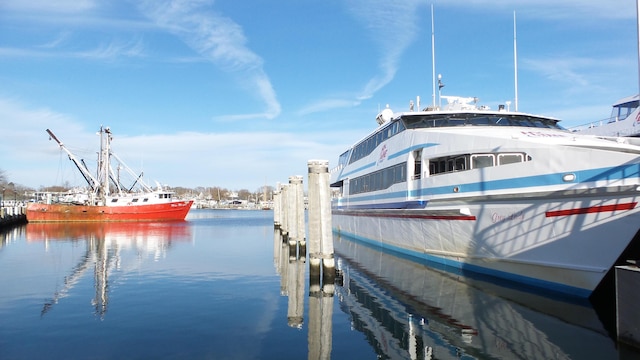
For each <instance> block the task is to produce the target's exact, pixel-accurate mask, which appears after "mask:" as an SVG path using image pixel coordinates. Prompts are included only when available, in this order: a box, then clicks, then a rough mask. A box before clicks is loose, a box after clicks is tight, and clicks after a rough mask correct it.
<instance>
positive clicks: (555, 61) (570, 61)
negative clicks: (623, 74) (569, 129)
mask: <svg viewBox="0 0 640 360" xmlns="http://www.w3.org/2000/svg"><path fill="white" fill-rule="evenodd" d="M632 63H633V61H632V60H630V59H618V58H604V59H596V58H589V57H570V56H559V57H547V58H526V59H523V60H522V61H521V68H522V69H523V70H530V71H533V72H536V73H538V74H540V76H542V77H543V78H545V79H548V80H549V81H550V82H552V83H556V84H564V85H565V86H566V89H567V92H568V93H570V94H575V93H581V92H585V91H590V92H593V91H594V90H596V89H605V88H606V85H607V82H608V77H609V74H608V73H607V70H606V69H611V68H620V67H625V68H628V67H631V66H632Z"/></svg>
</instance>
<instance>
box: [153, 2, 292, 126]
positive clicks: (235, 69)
mask: <svg viewBox="0 0 640 360" xmlns="http://www.w3.org/2000/svg"><path fill="white" fill-rule="evenodd" d="M212 4H213V1H197V0H194V1H189V0H175V1H171V0H164V1H146V2H144V3H143V4H142V5H141V9H142V11H143V12H144V13H145V14H146V15H147V16H148V17H149V18H151V19H152V20H153V21H154V22H155V23H156V24H157V25H159V26H160V27H162V28H165V29H166V30H168V31H169V32H171V33H173V34H175V35H177V36H179V37H180V38H181V39H182V40H183V41H184V42H185V43H186V44H187V45H188V46H190V47H191V48H192V49H193V50H195V51H196V52H197V53H199V54H200V55H201V56H203V57H204V58H206V59H209V60H210V61H211V62H212V63H214V64H216V65H217V66H219V67H220V68H221V69H223V70H225V71H227V72H229V73H232V74H235V75H237V79H238V81H240V82H241V85H243V86H244V87H245V88H246V89H247V90H248V91H249V92H250V93H251V94H253V93H257V95H258V96H259V97H260V99H261V100H262V101H263V102H264V103H265V104H266V109H265V111H264V113H263V114H262V117H266V118H268V119H272V118H275V117H276V116H278V115H279V114H280V111H281V108H280V103H279V102H278V100H277V96H276V93H275V91H274V89H273V86H272V84H271V81H270V79H269V77H268V76H267V74H266V73H265V71H264V68H263V61H262V58H261V57H260V56H259V55H257V54H256V53H254V52H253V51H251V49H249V48H248V47H247V46H246V43H247V39H246V38H245V36H244V33H243V31H242V27H241V26H240V25H238V24H237V23H235V22H234V21H233V20H231V19H229V18H227V17H224V16H222V15H220V14H219V13H217V12H215V11H213V10H212V9H211V5H212ZM249 116H250V117H252V116H254V115H249Z"/></svg>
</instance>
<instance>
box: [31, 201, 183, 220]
mask: <svg viewBox="0 0 640 360" xmlns="http://www.w3.org/2000/svg"><path fill="white" fill-rule="evenodd" d="M192 204H193V200H189V201H176V202H171V203H165V204H152V205H130V206H83V205H63V204H39V203H31V204H29V205H28V206H27V221H28V222H73V221H81V222H100V221H176V220H184V218H185V217H186V216H187V213H188V212H189V209H191V205H192Z"/></svg>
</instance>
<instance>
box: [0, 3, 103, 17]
mask: <svg viewBox="0 0 640 360" xmlns="http://www.w3.org/2000/svg"><path fill="white" fill-rule="evenodd" d="M97 3H98V2H97V1H95V0H56V1H51V0H5V1H3V2H2V3H0V9H5V10H11V11H21V12H29V13H33V12H42V13H55V14H74V13H82V12H86V11H88V10H92V9H94V8H96V7H97Z"/></svg>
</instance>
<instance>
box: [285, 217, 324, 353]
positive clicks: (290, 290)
mask: <svg viewBox="0 0 640 360" xmlns="http://www.w3.org/2000/svg"><path fill="white" fill-rule="evenodd" d="M305 262H306V252H305V249H304V245H303V244H300V243H296V242H289V241H288V239H287V238H286V236H285V237H283V236H282V233H281V232H280V230H279V229H277V228H276V229H274V264H275V267H276V270H277V271H278V274H279V275H280V294H281V295H282V296H287V297H288V303H287V323H288V325H289V326H290V327H293V328H297V329H302V327H303V323H304V318H303V316H304V289H305V278H304V275H305ZM334 282H335V274H327V273H326V271H324V272H323V269H322V265H321V264H311V263H310V265H309V324H308V359H330V358H331V348H332V334H333V302H334V297H333V295H334V293H335V288H334Z"/></svg>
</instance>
